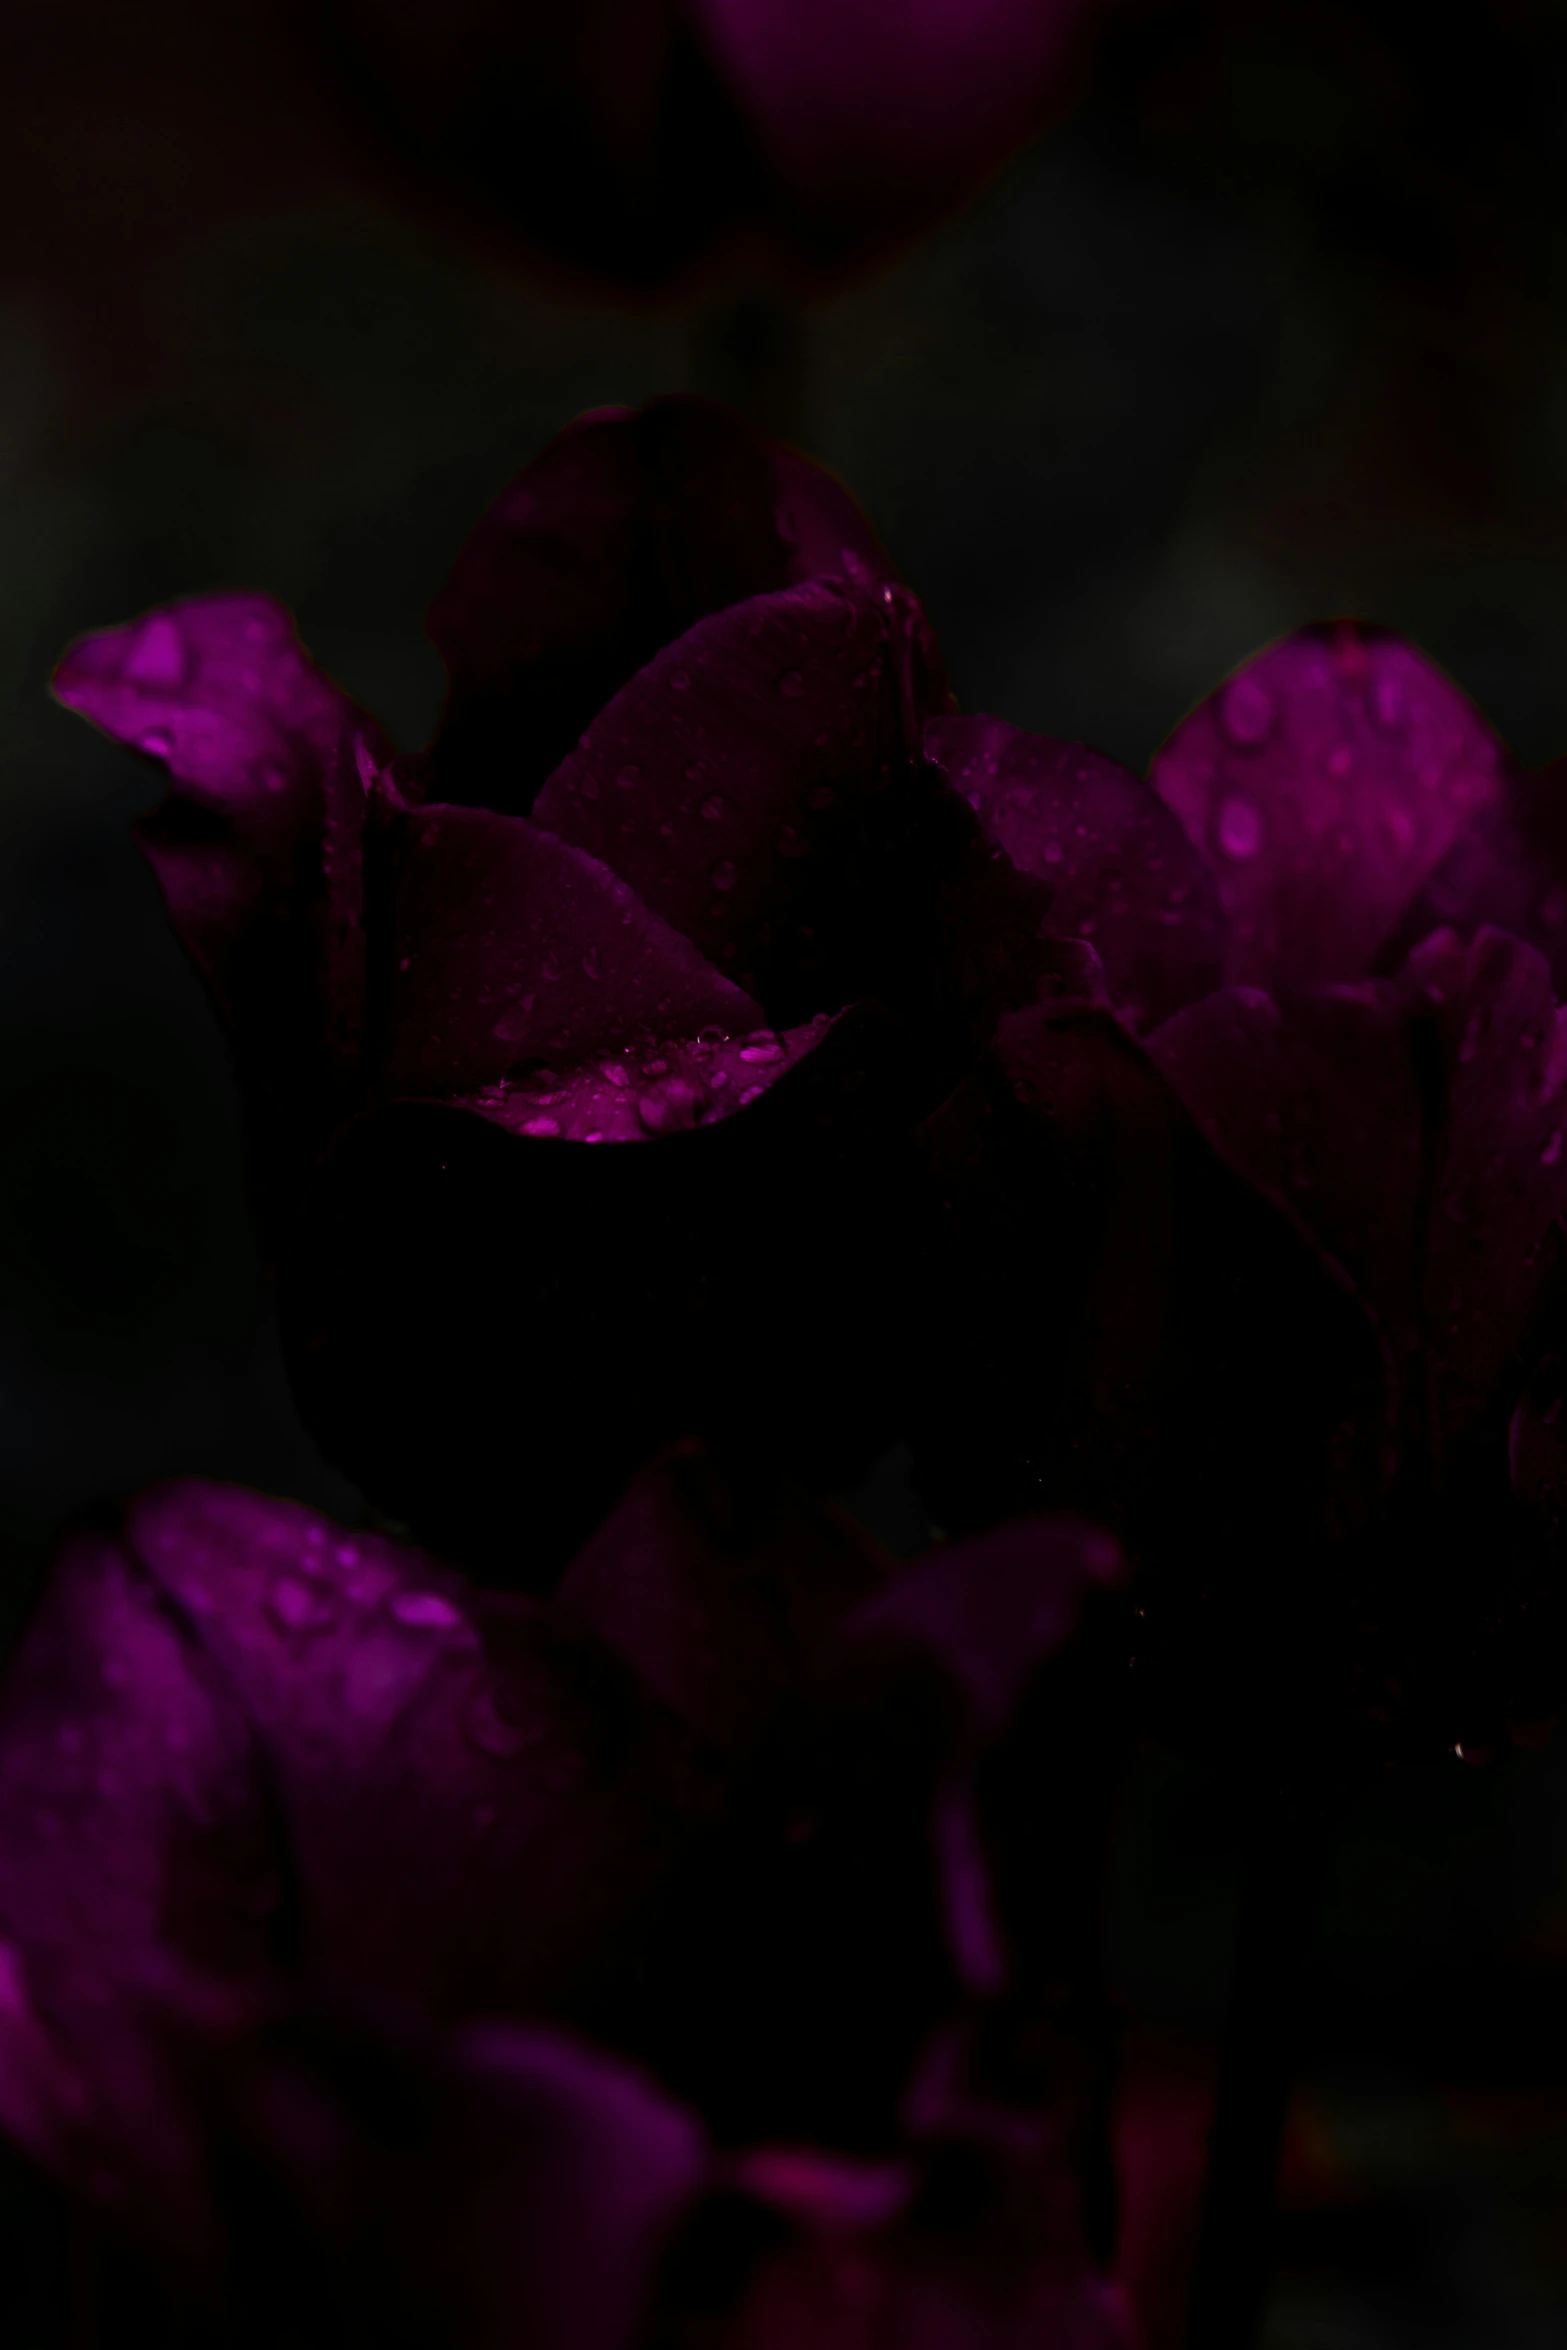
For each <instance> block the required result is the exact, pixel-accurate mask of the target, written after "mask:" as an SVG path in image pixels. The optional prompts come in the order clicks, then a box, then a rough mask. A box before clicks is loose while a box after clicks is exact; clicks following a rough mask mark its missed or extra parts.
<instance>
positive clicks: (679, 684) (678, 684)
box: [669, 669, 691, 694]
mask: <svg viewBox="0 0 1567 2350" xmlns="http://www.w3.org/2000/svg"><path fill="white" fill-rule="evenodd" d="M690 683H691V679H690V676H689V675H688V673H687V672H686V671H685V670H684V669H675V670H672V671H671V672H670V678H669V690H670V692H671V693H672V694H683V693H684V692H685V691H686V689H687V688H688V687H689V685H690Z"/></svg>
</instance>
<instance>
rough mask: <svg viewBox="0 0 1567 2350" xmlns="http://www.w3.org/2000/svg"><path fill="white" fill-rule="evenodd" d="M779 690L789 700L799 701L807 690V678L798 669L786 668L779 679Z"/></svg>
mask: <svg viewBox="0 0 1567 2350" xmlns="http://www.w3.org/2000/svg"><path fill="white" fill-rule="evenodd" d="M778 691H779V692H780V693H781V694H782V695H783V696H784V698H785V699H786V700H787V701H791V702H797V701H798V700H799V699H800V696H801V695H802V694H803V693H804V691H805V679H804V678H803V677H802V676H801V674H800V672H799V670H798V669H786V670H785V671H784V673H783V675H782V677H780V679H779V680H778Z"/></svg>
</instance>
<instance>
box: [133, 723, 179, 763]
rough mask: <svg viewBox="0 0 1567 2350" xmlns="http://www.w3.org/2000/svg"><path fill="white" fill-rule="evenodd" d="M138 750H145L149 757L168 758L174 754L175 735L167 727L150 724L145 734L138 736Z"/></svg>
mask: <svg viewBox="0 0 1567 2350" xmlns="http://www.w3.org/2000/svg"><path fill="white" fill-rule="evenodd" d="M136 748H137V749H138V751H145V752H146V754H147V756H148V758H149V759H167V758H170V757H171V756H172V755H173V751H174V737H173V735H172V734H170V733H169V731H168V729H167V727H163V726H149V727H148V729H147V731H146V733H145V734H141V735H138V736H137V738H136Z"/></svg>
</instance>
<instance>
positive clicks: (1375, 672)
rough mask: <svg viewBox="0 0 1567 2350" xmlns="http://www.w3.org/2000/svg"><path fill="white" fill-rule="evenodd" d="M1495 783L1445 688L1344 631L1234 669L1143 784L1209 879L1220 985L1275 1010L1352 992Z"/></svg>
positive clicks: (1416, 665) (1344, 627) (1486, 734)
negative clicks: (1225, 923)
mask: <svg viewBox="0 0 1567 2350" xmlns="http://www.w3.org/2000/svg"><path fill="white" fill-rule="evenodd" d="M1504 772H1505V754H1504V753H1503V751H1502V749H1501V746H1500V744H1499V743H1498V742H1497V740H1496V738H1495V736H1494V735H1493V734H1492V733H1491V732H1490V730H1489V728H1488V727H1486V726H1485V725H1484V723H1483V722H1482V721H1481V719H1480V718H1479V717H1478V716H1477V714H1476V713H1475V711H1474V710H1473V709H1472V708H1471V707H1470V705H1469V704H1468V702H1466V701H1465V700H1464V698H1463V696H1462V695H1461V694H1459V693H1458V692H1457V691H1456V690H1455V689H1454V688H1453V687H1452V686H1451V685H1449V684H1448V682H1447V680H1446V679H1445V678H1444V677H1442V676H1440V675H1439V674H1438V672H1437V671H1436V670H1435V669H1433V668H1432V667H1431V666H1430V665H1429V663H1427V662H1425V661H1423V660H1422V659H1421V658H1420V656H1419V654H1417V653H1415V652H1414V651H1413V650H1412V649H1411V648H1410V647H1409V646H1408V645H1406V644H1404V643H1402V642H1401V641H1400V639H1399V638H1397V637H1394V636H1390V635H1387V634H1385V633H1383V632H1380V631H1372V630H1363V629H1360V628H1358V627H1356V626H1355V625H1354V624H1353V623H1352V622H1348V621H1346V622H1343V623H1340V624H1339V625H1337V626H1335V627H1332V628H1307V629H1301V630H1299V631H1298V632H1297V633H1296V634H1295V635H1294V636H1290V637H1285V638H1284V639H1283V641H1282V642H1281V643H1279V644H1276V645H1273V646H1271V647H1270V648H1269V650H1268V651H1267V652H1265V653H1259V654H1258V656H1257V658H1256V659H1255V660H1253V661H1249V662H1247V664H1246V666H1245V667H1244V668H1243V669H1238V670H1237V671H1236V672H1235V674H1234V676H1233V677H1230V678H1228V679H1227V680H1226V681H1225V683H1224V684H1223V685H1222V686H1220V688H1219V689H1218V691H1217V693H1214V694H1211V695H1210V696H1209V697H1208V699H1207V700H1206V701H1205V702H1201V703H1199V704H1198V706H1197V708H1196V709H1195V710H1194V711H1193V712H1192V714H1191V716H1190V717H1189V718H1186V719H1183V720H1182V722H1181V724H1180V725H1179V726H1178V727H1177V728H1176V730H1175V732H1174V734H1173V735H1172V736H1171V737H1170V739H1169V741H1168V742H1167V743H1166V744H1165V746H1164V748H1163V749H1162V750H1161V751H1159V752H1158V753H1157V755H1156V756H1155V759H1154V763H1153V769H1152V774H1153V781H1154V783H1155V785H1156V786H1157V788H1158V790H1159V791H1160V792H1161V793H1162V795H1163V796H1164V798H1165V799H1166V800H1168V801H1169V803H1170V805H1171V807H1173V808H1174V809H1175V811H1176V813H1177V815H1178V816H1179V817H1180V818H1181V821H1182V822H1183V823H1184V825H1185V826H1186V829H1187V831H1188V833H1189V834H1190V835H1191V838H1192V840H1193V841H1194V842H1195V843H1196V845H1197V846H1198V847H1199V848H1200V849H1201V850H1202V852H1203V854H1204V855H1205V856H1206V858H1207V859H1208V862H1209V864H1210V866H1211V867H1212V869H1213V872H1214V875H1215V877H1216V879H1217V882H1218V886H1219V895H1220V898H1221V900H1222V902H1223V905H1224V910H1225V912H1226V914H1227V915H1228V917H1229V923H1230V944H1229V963H1228V976H1229V977H1230V979H1231V980H1232V981H1236V982H1240V983H1242V984H1245V985H1247V986H1254V987H1266V988H1270V989H1272V990H1273V991H1274V992H1275V993H1278V992H1280V991H1286V992H1287V991H1289V990H1292V989H1295V988H1301V987H1309V986H1311V985H1313V984H1315V983H1317V982H1319V981H1323V980H1352V979H1360V978H1364V977H1365V976H1366V975H1367V974H1368V973H1369V972H1370V971H1371V970H1372V969H1373V968H1374V966H1375V964H1376V961H1377V956H1378V953H1379V951H1380V949H1381V947H1382V945H1383V942H1384V940H1385V939H1386V938H1387V937H1388V935H1389V933H1390V932H1392V930H1393V929H1394V927H1395V925H1396V924H1397V922H1398V920H1399V917H1400V915H1401V914H1402V912H1403V910H1404V907H1405V905H1406V904H1407V902H1408V901H1409V899H1410V898H1412V897H1413V896H1414V895H1415V893H1416V891H1417V890H1419V889H1420V888H1421V887H1422V886H1423V885H1424V883H1425V881H1426V879H1427V877H1428V876H1429V875H1430V873H1431V872H1432V870H1433V868H1434V867H1435V866H1436V865H1437V864H1438V863H1439V861H1440V859H1441V858H1442V857H1443V856H1444V855H1445V854H1446V852H1447V850H1448V849H1449V848H1450V847H1451V845H1452V843H1453V841H1454V840H1455V839H1456V838H1457V836H1458V834H1459V832H1460V830H1461V829H1462V827H1463V826H1464V824H1465V823H1466V822H1467V821H1468V820H1469V819H1470V818H1471V817H1472V816H1473V815H1474V813H1475V811H1476V810H1477V809H1479V808H1482V807H1484V806H1485V805H1486V804H1487V803H1488V802H1490V801H1491V800H1492V799H1494V798H1495V797H1496V795H1497V794H1498V792H1499V791H1500V789H1501V787H1502V782H1503V776H1504Z"/></svg>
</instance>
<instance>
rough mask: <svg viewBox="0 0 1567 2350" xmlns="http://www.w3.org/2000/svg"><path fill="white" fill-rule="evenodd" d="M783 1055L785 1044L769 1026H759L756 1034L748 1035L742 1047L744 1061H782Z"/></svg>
mask: <svg viewBox="0 0 1567 2350" xmlns="http://www.w3.org/2000/svg"><path fill="white" fill-rule="evenodd" d="M783 1057H784V1049H783V1046H782V1045H781V1044H780V1043H779V1041H778V1039H777V1037H776V1036H774V1035H773V1033H772V1031H771V1030H770V1029H767V1028H759V1029H758V1030H757V1032H756V1034H755V1035H754V1036H748V1037H747V1038H746V1040H745V1042H744V1044H743V1045H742V1046H741V1047H740V1058H741V1060H742V1061H781V1060H782V1059H783Z"/></svg>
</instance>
